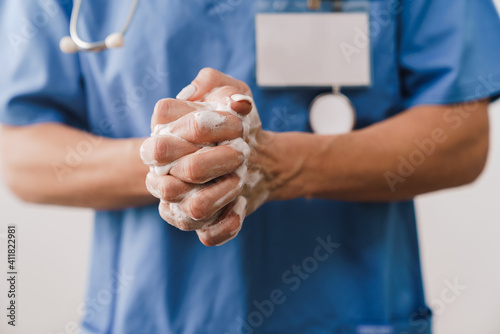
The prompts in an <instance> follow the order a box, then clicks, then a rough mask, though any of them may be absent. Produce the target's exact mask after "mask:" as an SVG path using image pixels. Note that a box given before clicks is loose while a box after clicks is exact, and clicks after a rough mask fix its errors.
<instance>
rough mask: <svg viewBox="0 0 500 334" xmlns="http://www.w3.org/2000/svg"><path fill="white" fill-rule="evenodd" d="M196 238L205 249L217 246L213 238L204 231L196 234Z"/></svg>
mask: <svg viewBox="0 0 500 334" xmlns="http://www.w3.org/2000/svg"><path fill="white" fill-rule="evenodd" d="M198 238H199V239H200V241H201V243H202V244H204V245H205V246H207V247H213V246H216V245H217V242H216V240H215V238H213V237H211V236H210V235H209V234H208V233H206V232H204V231H200V232H199V233H198Z"/></svg>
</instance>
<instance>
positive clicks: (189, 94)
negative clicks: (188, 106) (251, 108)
mask: <svg viewBox="0 0 500 334" xmlns="http://www.w3.org/2000/svg"><path fill="white" fill-rule="evenodd" d="M223 86H233V87H235V88H236V89H237V90H238V91H239V92H241V93H243V94H245V95H250V93H251V92H250V88H249V87H248V85H247V84H246V83H244V82H243V81H240V80H237V79H235V78H232V77H230V76H229V75H226V74H224V73H222V72H219V71H217V70H214V69H213V68H209V67H206V68H204V69H202V70H201V71H200V72H199V73H198V75H197V76H196V78H195V79H194V80H193V82H191V84H189V85H187V86H186V87H184V88H183V89H182V90H181V91H180V93H179V94H177V97H176V98H177V99H179V100H188V101H201V100H203V98H204V97H205V95H207V94H208V93H210V92H211V91H212V90H213V89H214V88H217V87H223Z"/></svg>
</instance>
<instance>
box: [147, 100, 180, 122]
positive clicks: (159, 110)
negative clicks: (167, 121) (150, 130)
mask: <svg viewBox="0 0 500 334" xmlns="http://www.w3.org/2000/svg"><path fill="white" fill-rule="evenodd" d="M174 101H175V100H174V99H172V98H167V99H161V100H159V101H158V102H156V104H155V108H154V112H153V117H152V123H151V125H152V126H153V127H154V125H156V124H158V119H159V118H160V115H163V114H166V113H168V111H169V110H171V109H172V107H173V103H174Z"/></svg>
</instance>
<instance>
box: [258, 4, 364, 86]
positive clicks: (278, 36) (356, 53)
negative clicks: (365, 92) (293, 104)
mask: <svg viewBox="0 0 500 334" xmlns="http://www.w3.org/2000/svg"><path fill="white" fill-rule="evenodd" d="M255 23H256V48H257V83H258V84H259V85H260V86H264V87H266V86H267V87H289V86H318V87H319V86H325V87H326V86H328V87H334V86H339V87H349V86H351V87H352V86H369V85H370V83H371V67H370V63H371V57H370V54H371V52H370V38H369V15H368V13H362V12H360V13H358V12H355V13H306V14H301V13H285V14H270V13H262V14H257V16H256V21H255Z"/></svg>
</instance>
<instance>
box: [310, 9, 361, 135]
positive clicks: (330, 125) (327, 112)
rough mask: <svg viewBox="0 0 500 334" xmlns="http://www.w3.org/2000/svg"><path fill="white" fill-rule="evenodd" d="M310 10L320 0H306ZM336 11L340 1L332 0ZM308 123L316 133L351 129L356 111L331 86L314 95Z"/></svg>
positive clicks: (344, 131)
mask: <svg viewBox="0 0 500 334" xmlns="http://www.w3.org/2000/svg"><path fill="white" fill-rule="evenodd" d="M307 6H308V7H309V9H310V10H317V9H319V8H320V7H321V0H307ZM334 9H335V11H336V12H339V11H341V10H342V4H341V2H340V1H334ZM309 123H310V125H311V128H312V130H313V131H314V132H315V133H317V134H323V135H334V134H341V133H346V132H349V131H351V130H352V129H353V128H354V125H355V124H356V112H355V110H354V106H353V105H352V103H351V101H350V100H349V98H348V97H347V96H345V95H343V94H341V93H340V87H339V86H335V87H333V92H332V93H326V94H322V95H320V96H318V97H316V98H315V99H314V100H313V102H312V104H311V106H310V108H309Z"/></svg>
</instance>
